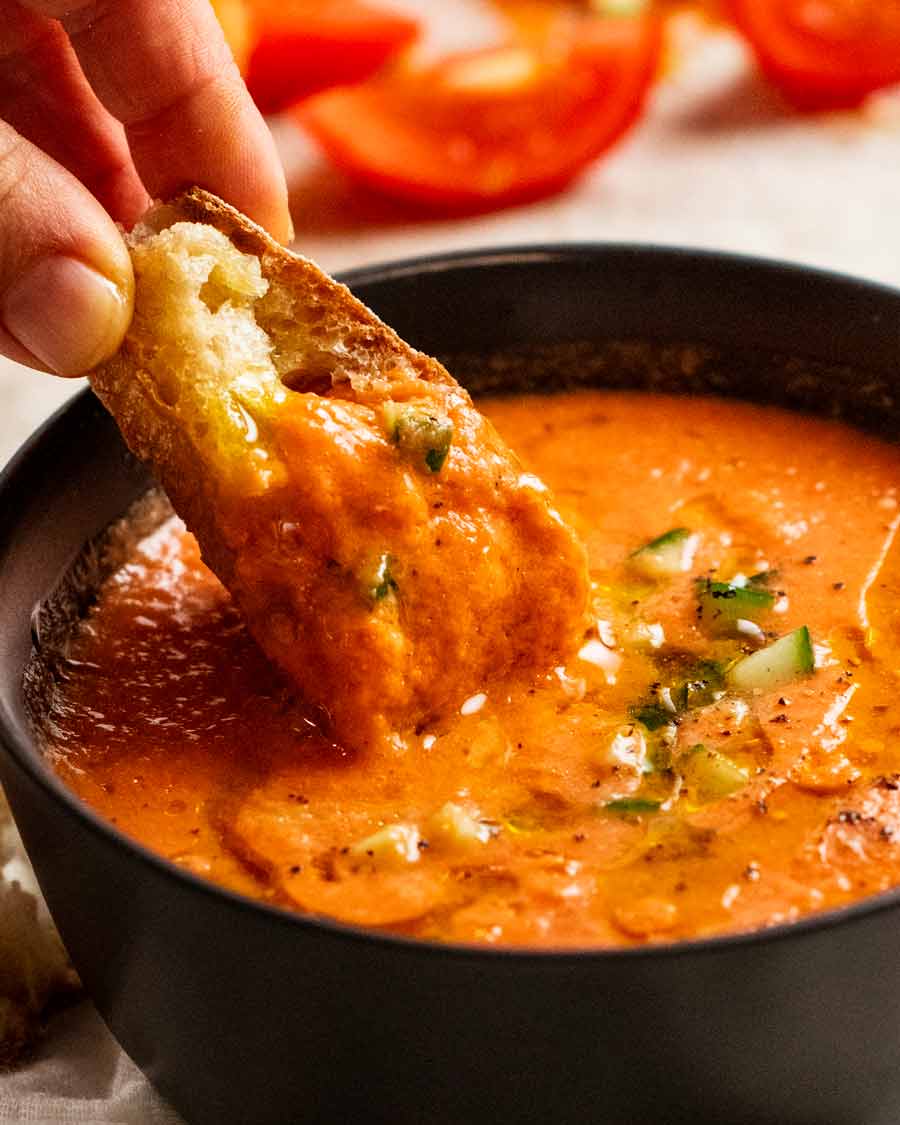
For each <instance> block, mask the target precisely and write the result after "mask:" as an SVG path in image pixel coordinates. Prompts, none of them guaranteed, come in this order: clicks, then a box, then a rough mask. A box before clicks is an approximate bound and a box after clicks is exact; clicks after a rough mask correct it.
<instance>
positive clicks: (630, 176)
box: [0, 0, 900, 1125]
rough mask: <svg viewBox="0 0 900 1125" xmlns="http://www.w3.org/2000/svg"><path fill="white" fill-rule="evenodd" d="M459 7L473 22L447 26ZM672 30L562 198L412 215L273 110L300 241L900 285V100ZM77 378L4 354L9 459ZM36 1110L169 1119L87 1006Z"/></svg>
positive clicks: (26, 1114) (71, 1027)
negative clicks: (711, 267)
mask: <svg viewBox="0 0 900 1125" xmlns="http://www.w3.org/2000/svg"><path fill="white" fill-rule="evenodd" d="M410 3H412V0H409V2H408V4H407V6H410ZM424 3H425V0H420V2H419V5H418V6H422V5H423V4H424ZM412 6H416V5H415V4H413V5H412ZM427 6H428V9H429V19H432V18H436V19H438V20H443V21H444V22H445V23H446V24H447V27H446V28H445V31H446V32H447V33H448V35H449V36H450V37H453V35H456V36H457V38H459V32H460V29H462V31H463V32H464V33H465V34H464V37H467V36H474V35H475V34H476V33H477V31H479V30H483V23H484V21H483V18H482V17H480V16H479V15H478V13H477V11H476V9H475V7H474V5H472V4H469V5H466V4H463V3H460V4H453V5H438V4H429V5H427ZM461 8H463V9H465V10H466V11H467V12H469V13H470V15H471V18H470V19H467V20H466V21H463V22H461V23H452V21H451V20H450V15H451V13H452V12H456V13H458V12H459V10H460V9H461ZM479 19H481V21H482V23H481V25H479ZM451 24H452V26H451ZM678 38H679V41H680V42H681V43H682V45H684V46H686V47H688V48H689V49H688V50H686V51H685V52H684V59H683V61H682V62H681V63H680V64H678V65H677V66H676V68H675V69H674V71H673V72H672V73H671V74H670V75H669V76H668V77H667V79H666V80H665V81H664V82H663V83H662V84H661V85H660V86H659V87H658V89H657V91H656V93H655V95H654V98H653V101H652V104H651V106H650V108H649V112H648V115H647V117H646V119H645V120H644V121H643V123H642V124H641V125H640V126H639V127H638V128H637V129H636V130H635V131H634V132H633V133H632V134H631V135H630V136H629V137H628V138H627V139H626V141H625V142H624V143H623V144H622V145H620V146H619V147H618V148H617V149H616V150H615V152H614V153H613V154H612V155H611V156H610V157H608V158H607V159H606V160H603V161H601V162H599V163H598V164H597V165H596V167H595V168H594V169H592V170H591V172H590V173H589V174H588V175H586V176H585V177H584V178H583V179H582V180H581V181H579V183H578V184H576V185H575V186H574V187H572V188H571V189H570V190H569V191H568V192H566V193H565V194H564V195H561V196H558V197H557V198H554V199H550V200H547V201H544V202H540V203H536V204H533V205H530V206H527V207H521V208H515V209H511V210H507V211H503V212H500V213H498V214H495V215H488V216H481V217H477V218H471V219H465V220H454V221H442V220H421V221H410V220H409V218H408V217H405V216H404V215H403V213H402V212H401V211H399V210H398V209H396V208H394V207H393V206H392V205H390V204H387V203H376V202H374V201H366V202H361V201H360V200H359V199H358V197H355V196H354V195H353V194H352V193H351V192H350V191H349V190H348V188H347V186H346V185H345V184H344V183H343V181H342V180H341V178H340V177H339V176H338V175H337V174H336V173H334V172H331V171H329V170H328V169H327V168H326V167H325V166H324V165H323V164H322V163H321V162H319V161H318V159H317V158H316V157H315V155H314V154H313V153H312V150H311V149H310V147H309V146H308V145H307V144H306V143H305V142H304V141H303V140H302V139H301V138H300V137H299V136H298V135H297V134H296V132H295V130H294V129H293V127H292V126H290V125H289V124H285V123H283V122H279V123H276V125H275V130H276V135H277V137H278V140H279V144H280V146H281V149H282V152H283V155H284V158H285V163H286V166H287V167H288V170H289V174H290V179H291V183H292V185H293V192H292V200H293V210H294V216H295V223H296V231H297V241H296V247H297V249H299V250H300V251H302V252H303V253H304V254H307V255H309V256H310V257H313V258H315V259H316V260H317V261H318V262H319V263H320V264H321V265H323V266H324V267H325V268H326V269H329V270H331V271H338V270H342V269H347V268H349V267H353V266H358V265H363V264H369V263H374V262H377V261H384V260H387V259H390V258H397V257H406V256H411V255H418V254H426V253H430V252H433V251H438V250H450V249H462V248H466V247H476V246H488V245H490V246H500V245H511V244H521V243H534V242H543V241H568V242H572V241H590V240H627V241H635V242H645V243H665V244H680V245H687V246H699V247H710V248H719V249H726V250H733V251H741V252H746V253H751V254H759V255H764V256H768V257H775V258H783V259H790V260H792V261H797V262H803V263H809V264H814V265H817V266H824V267H829V268H832V269H836V270H841V271H846V272H849V273H853V274H857V275H861V276H863V277H867V278H871V279H876V280H879V281H882V282H887V283H889V284H893V285H897V286H900V97H898V96H897V95H896V94H891V95H887V96H883V97H879V98H877V99H875V100H874V101H873V102H872V103H871V104H870V105H869V106H868V107H867V109H866V110H865V111H864V112H860V113H855V114H838V115H831V116H827V117H824V118H817V119H812V118H803V117H797V116H793V115H791V114H789V113H787V112H785V110H784V108H783V106H782V105H781V104H780V103H779V101H778V99H777V97H776V96H775V95H773V94H772V93H770V92H769V91H768V90H767V89H766V88H765V87H764V86H763V85H762V84H761V83H760V82H759V80H758V79H757V78H756V77H755V74H754V73H753V70H752V67H751V66H750V65H749V62H748V59H747V57H746V54H745V52H744V51H743V49H742V47H741V46H740V45H739V44H738V43H737V41H736V40H734V39H733V38H732V37H731V36H730V35H729V34H728V33H726V32H714V33H711V32H708V31H701V30H700V29H699V28H698V26H697V25H696V24H695V23H693V22H692V21H691V20H689V19H685V20H683V21H682V22H681V24H680V27H679V32H678ZM76 389H77V384H75V383H72V382H65V381H62V380H56V379H53V378H51V377H49V376H46V375H39V374H35V373H33V372H29V371H26V370H24V369H23V368H20V367H17V366H16V365H14V364H11V363H8V362H6V361H3V360H0V403H2V407H3V408H2V410H0V464H2V463H3V462H4V461H5V460H6V458H7V457H8V456H10V455H11V453H12V452H13V450H14V449H15V448H16V446H17V445H18V444H19V443H20V442H21V441H22V440H23V438H24V437H25V436H26V435H27V434H28V433H29V431H30V430H31V429H32V428H33V427H34V426H35V425H36V424H37V423H38V422H39V421H40V420H41V419H42V418H43V417H44V416H45V415H46V414H47V413H48V412H49V411H50V410H51V409H53V408H54V407H55V406H56V405H58V404H59V403H60V402H62V401H63V400H64V399H65V398H66V397H67V396H68V395H70V394H71V393H73V391H75V390H76ZM26 1119H27V1120H28V1121H30V1122H48V1123H49V1122H62V1121H82V1122H91V1123H99V1122H103V1121H116V1122H132V1121H133V1122H141V1123H155V1122H159V1123H163V1122H165V1123H169V1122H173V1121H175V1120H176V1119H175V1118H174V1117H173V1116H172V1115H171V1113H170V1111H168V1110H167V1109H166V1108H165V1107H164V1106H163V1105H162V1104H161V1102H160V1101H159V1099H158V1098H157V1097H156V1096H155V1095H154V1094H152V1092H151V1091H150V1090H149V1088H148V1087H147V1086H146V1083H145V1082H144V1080H143V1079H142V1078H141V1077H140V1076H139V1075H138V1074H137V1072H136V1071H135V1070H134V1068H133V1067H132V1066H131V1064H130V1063H129V1062H128V1061H127V1060H126V1059H125V1057H124V1056H123V1055H122V1053H121V1052H120V1051H119V1050H118V1048H117V1047H115V1045H114V1044H113V1042H112V1040H111V1039H110V1038H109V1036H108V1033H106V1032H105V1030H104V1029H103V1027H102V1025H101V1024H100V1022H99V1020H98V1019H97V1017H96V1014H95V1013H94V1012H93V1010H92V1009H91V1007H90V1006H89V1005H88V1004H87V1003H83V1004H81V1005H79V1006H77V1007H76V1008H75V1009H73V1010H72V1011H70V1012H68V1013H66V1014H65V1015H64V1016H63V1017H62V1018H58V1019H57V1020H56V1022H55V1024H54V1025H53V1026H51V1028H50V1033H49V1036H48V1039H47V1041H46V1043H45V1045H44V1047H43V1049H42V1051H41V1053H40V1055H39V1057H38V1058H37V1059H36V1060H35V1061H34V1062H33V1063H32V1064H31V1065H30V1066H27V1067H25V1068H24V1069H23V1070H21V1071H20V1072H19V1073H17V1074H13V1075H11V1076H7V1077H5V1078H2V1079H0V1125H3V1123H10V1125H11V1123H13V1122H20V1121H23V1120H26Z"/></svg>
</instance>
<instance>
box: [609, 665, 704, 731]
mask: <svg viewBox="0 0 900 1125" xmlns="http://www.w3.org/2000/svg"><path fill="white" fill-rule="evenodd" d="M724 694H725V671H724V668H723V667H722V665H721V664H719V663H717V662H716V661H715V660H696V659H694V660H693V662H692V663H681V664H680V667H678V668H676V669H675V674H674V676H673V677H672V678H671V679H669V681H668V683H665V682H659V683H656V684H654V685H653V688H652V690H651V694H650V696H649V697H648V698H647V699H644V700H642V701H641V702H640V703H638V704H635V706H633V707H631V708H630V709H629V715H630V717H631V718H632V719H634V720H635V722H638V723H641V724H643V726H645V727H646V728H647V730H649V731H657V730H660V729H662V728H663V727H666V726H668V725H669V724H670V723H672V722H674V721H677V717H678V716H679V715H682V714H683V713H684V712H685V711H691V710H693V709H694V708H695V707H707V706H708V705H709V704H710V703H715V702H716V700H718V699H721V698H722V696H723V695H724Z"/></svg>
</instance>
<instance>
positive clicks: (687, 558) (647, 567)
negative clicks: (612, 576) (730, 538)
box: [628, 527, 700, 578]
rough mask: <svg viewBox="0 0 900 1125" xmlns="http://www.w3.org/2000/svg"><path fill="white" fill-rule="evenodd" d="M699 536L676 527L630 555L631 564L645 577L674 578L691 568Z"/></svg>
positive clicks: (684, 528) (683, 528)
mask: <svg viewBox="0 0 900 1125" xmlns="http://www.w3.org/2000/svg"><path fill="white" fill-rule="evenodd" d="M699 541H700V540H699V537H698V536H697V535H694V534H693V533H692V532H690V531H688V529H687V528H686V527H675V528H673V529H672V530H671V531H667V532H666V533H665V535H660V536H659V538H658V539H652V540H651V541H650V542H649V543H646V544H645V545H644V546H643V547H638V549H637V550H636V551H632V553H631V554H630V555H629V556H628V562H629V564H630V566H631V567H632V568H633V569H634V570H636V571H638V573H640V574H642V575H644V577H645V578H672V577H674V576H675V575H676V574H684V573H686V572H687V571H689V570H690V569H691V566H692V565H693V562H694V555H695V553H696V551H697V544H698V543H699Z"/></svg>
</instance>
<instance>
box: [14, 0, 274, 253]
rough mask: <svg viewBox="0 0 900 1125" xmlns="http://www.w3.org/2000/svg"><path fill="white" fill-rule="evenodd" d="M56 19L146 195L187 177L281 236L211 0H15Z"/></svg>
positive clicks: (263, 134)
mask: <svg viewBox="0 0 900 1125" xmlns="http://www.w3.org/2000/svg"><path fill="white" fill-rule="evenodd" d="M20 3H22V4H23V6H25V7H28V8H31V9H32V10H33V11H36V12H39V13H40V14H42V15H46V16H50V17H52V18H55V19H59V20H60V22H61V23H62V25H63V27H64V28H65V30H66V32H67V33H68V35H69V39H70V41H71V43H72V46H73V47H74V49H75V52H76V54H77V55H78V60H79V62H80V63H81V67H82V69H83V71H84V73H85V76H86V77H87V79H88V81H89V82H90V84H91V86H92V88H93V90H94V92H95V93H96V94H97V96H98V98H99V99H100V101H101V102H102V103H103V104H104V105H105V106H106V108H107V110H108V111H109V112H110V113H111V114H112V115H113V116H114V117H116V118H118V119H119V121H121V122H122V124H123V125H124V126H125V132H126V136H127V138H128V143H129V147H130V150H131V155H132V159H133V161H134V165H135V167H136V168H137V171H138V173H139V175H140V177H141V179H142V181H143V183H144V185H145V187H146V188H147V191H148V192H149V193H150V195H151V196H154V197H159V198H167V197H169V196H172V195H174V194H176V193H177V192H178V191H179V190H181V189H182V188H184V187H186V186H188V185H190V184H198V185H200V186H202V187H206V188H208V189H209V190H210V191H213V192H215V193H216V194H217V195H220V196H222V197H223V198H224V199H226V200H227V201H228V202H229V203H232V204H233V205H234V206H235V207H238V208H239V209H240V210H242V211H244V212H245V213H246V214H248V215H250V216H251V218H253V219H255V220H256V221H257V222H258V223H259V224H260V225H261V226H263V227H265V228H266V229H267V230H269V231H270V232H271V233H272V234H273V235H274V236H275V237H276V238H278V239H281V240H282V241H285V240H287V239H288V238H289V237H290V229H291V227H290V217H289V214H288V208H287V189H286V186H285V182H284V173H283V171H282V168H281V164H280V161H279V159H278V154H277V152H276V151H275V145H274V142H273V141H272V137H271V134H270V133H269V130H268V128H267V127H266V124H265V122H264V121H263V119H262V117H261V115H260V113H259V111H258V110H257V108H256V106H255V105H254V104H253V101H252V99H251V98H250V95H249V94H248V93H247V89H246V87H245V86H244V83H243V80H242V78H241V76H240V73H239V71H238V68H237V66H236V65H235V62H234V60H233V58H232V56H231V52H230V51H229V49H228V46H227V44H226V43H225V38H224V36H223V34H222V29H221V28H220V27H219V24H218V21H217V20H216V17H215V14H214V13H213V10H212V8H211V7H210V5H209V3H208V0H20Z"/></svg>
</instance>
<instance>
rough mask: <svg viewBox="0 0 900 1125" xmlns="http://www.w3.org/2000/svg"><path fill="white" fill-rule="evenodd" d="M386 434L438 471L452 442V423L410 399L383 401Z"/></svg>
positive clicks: (406, 450) (432, 470) (429, 467)
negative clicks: (410, 401) (403, 401)
mask: <svg viewBox="0 0 900 1125" xmlns="http://www.w3.org/2000/svg"><path fill="white" fill-rule="evenodd" d="M383 413H384V424H385V428H386V429H387V434H388V437H389V438H390V439H391V441H393V442H395V443H396V444H397V445H399V446H400V448H401V449H402V450H403V451H404V452H406V453H409V454H411V455H412V456H413V457H415V458H417V459H421V460H422V461H424V463H425V466H426V468H427V469H428V470H429V471H430V472H432V473H439V472H440V471H441V469H442V468H443V465H444V462H445V461H446V460H447V454H448V453H449V452H450V446H451V444H452V442H453V423H452V422H451V421H450V419H449V418H447V417H445V416H444V415H442V414H436V413H435V412H434V411H432V410H431V409H429V408H427V407H424V406H416V405H415V404H413V403H397V402H386V403H385V404H384V407H383Z"/></svg>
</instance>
